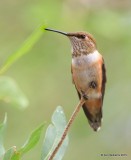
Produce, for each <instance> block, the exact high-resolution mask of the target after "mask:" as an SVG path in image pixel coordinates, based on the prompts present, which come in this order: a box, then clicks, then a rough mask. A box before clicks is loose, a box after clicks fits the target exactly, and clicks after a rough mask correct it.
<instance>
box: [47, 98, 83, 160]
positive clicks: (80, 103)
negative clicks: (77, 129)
mask: <svg viewBox="0 0 131 160" xmlns="http://www.w3.org/2000/svg"><path fill="white" fill-rule="evenodd" d="M84 103H85V99H84V98H83V97H82V98H81V99H80V101H79V103H78V105H77V106H76V108H75V110H74V112H73V114H72V115H71V117H70V119H69V121H68V123H67V125H66V127H65V130H64V132H63V134H62V136H61V139H60V141H59V143H58V144H57V146H56V147H55V149H54V151H53V152H52V154H51V155H50V157H49V159H48V160H53V158H54V157H55V155H56V153H57V152H58V150H59V148H60V147H61V145H62V143H63V141H64V139H65V138H66V135H67V133H68V130H69V128H70V126H71V124H72V123H73V121H74V119H75V118H76V116H77V114H78V112H79V110H80V108H81V106H82V105H83V104H84Z"/></svg>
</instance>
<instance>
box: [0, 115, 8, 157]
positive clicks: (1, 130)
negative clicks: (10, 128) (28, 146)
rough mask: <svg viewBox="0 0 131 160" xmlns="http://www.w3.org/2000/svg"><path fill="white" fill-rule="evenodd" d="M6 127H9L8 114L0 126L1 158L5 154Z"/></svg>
mask: <svg viewBox="0 0 131 160" xmlns="http://www.w3.org/2000/svg"><path fill="white" fill-rule="evenodd" d="M6 125H7V114H5V118H4V121H3V123H1V124H0V157H1V156H3V154H4V153H5V149H4V146H3V141H4V133H5V128H6Z"/></svg>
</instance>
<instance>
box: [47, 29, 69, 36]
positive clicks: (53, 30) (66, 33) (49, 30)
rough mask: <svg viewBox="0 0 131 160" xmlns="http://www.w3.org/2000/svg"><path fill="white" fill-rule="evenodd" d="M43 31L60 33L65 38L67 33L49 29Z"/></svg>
mask: <svg viewBox="0 0 131 160" xmlns="http://www.w3.org/2000/svg"><path fill="white" fill-rule="evenodd" d="M45 30H47V31H52V32H57V33H60V34H63V35H65V36H67V33H65V32H61V31H58V30H54V29H50V28H45Z"/></svg>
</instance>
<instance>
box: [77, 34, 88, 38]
mask: <svg viewBox="0 0 131 160" xmlns="http://www.w3.org/2000/svg"><path fill="white" fill-rule="evenodd" d="M77 37H78V38H79V39H85V38H86V35H84V34H82V35H79V36H77Z"/></svg>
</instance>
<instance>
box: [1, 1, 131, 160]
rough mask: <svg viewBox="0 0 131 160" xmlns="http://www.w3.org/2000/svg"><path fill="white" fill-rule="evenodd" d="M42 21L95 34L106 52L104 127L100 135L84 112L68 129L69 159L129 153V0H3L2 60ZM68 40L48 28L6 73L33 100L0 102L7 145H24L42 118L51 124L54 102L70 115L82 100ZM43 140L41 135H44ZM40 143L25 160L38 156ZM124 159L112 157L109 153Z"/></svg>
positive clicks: (92, 159) (130, 155)
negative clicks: (22, 105) (19, 104)
mask: <svg viewBox="0 0 131 160" xmlns="http://www.w3.org/2000/svg"><path fill="white" fill-rule="evenodd" d="M40 24H48V27H50V28H54V29H58V30H62V31H66V32H71V31H73V32H74V31H82V30H83V31H88V32H90V33H91V34H93V35H94V37H95V38H96V41H97V46H98V50H99V52H100V53H102V55H103V56H104V59H105V63H106V68H107V85H106V92H105V99H104V104H103V125H102V128H101V130H100V132H98V133H95V132H93V131H92V129H91V128H90V127H89V125H88V123H87V120H86V118H85V116H84V113H83V111H82V110H81V111H80V113H79V115H78V117H77V118H76V120H75V122H74V124H73V126H72V128H71V129H70V132H69V137H70V143H69V147H68V149H67V152H66V155H65V157H64V160H79V159H81V160H87V159H90V160H102V159H107V157H102V156H101V154H108V153H110V154H115V153H116V154H127V156H126V157H122V159H126V160H127V159H128V160H129V159H131V93H130V92H131V1H128V0H125V1H124V0H123V1H122V0H116V1H114V0H100V1H97V0H56V1H52V0H48V1H45V0H21V1H20V0H1V1H0V65H2V64H3V62H4V61H5V60H6V59H7V57H8V56H9V55H10V54H12V53H13V52H14V51H15V50H17V49H18V48H19V47H20V46H21V44H22V43H23V42H24V41H25V39H26V38H27V37H28V36H29V35H30V34H31V33H32V31H33V30H34V29H35V28H37V27H38V26H39V25H40ZM70 50H71V45H70V42H69V40H68V39H67V38H66V37H64V36H62V35H59V34H56V33H51V32H45V33H44V34H43V37H42V38H41V39H40V40H39V41H38V43H37V44H36V45H35V46H34V47H33V49H32V50H31V51H30V53H29V54H27V55H25V56H24V57H22V58H21V59H20V60H18V61H17V62H16V63H15V64H14V65H13V66H12V67H11V68H10V69H9V70H8V72H6V75H7V76H10V77H12V78H13V79H15V81H16V82H17V84H18V85H19V86H20V88H21V89H22V90H23V92H24V93H25V95H26V96H27V97H28V99H29V102H30V104H29V107H28V108H27V109H26V110H24V111H20V110H18V109H14V108H12V106H10V104H6V103H4V102H2V101H1V102H0V120H2V119H3V117H4V113H5V112H7V114H8V127H7V134H6V141H5V146H6V149H7V148H9V147H11V146H13V145H16V146H17V147H18V148H19V147H20V146H21V145H22V144H23V142H24V141H25V139H26V138H27V136H28V134H29V133H30V132H31V131H32V130H33V129H34V128H36V127H37V126H38V125H39V124H41V122H43V121H47V122H48V123H49V122H50V119H51V115H52V113H53V111H54V110H55V108H56V106H58V105H61V106H63V108H64V111H65V113H66V115H67V119H68V118H69V117H70V115H71V113H72V111H73V110H74V107H75V105H76V104H77V103H78V97H77V93H76V91H75V87H74V86H73V84H72V79H71V72H70V66H71V52H70ZM42 138H43V137H42ZM41 145H42V139H41V143H39V145H37V146H36V147H35V148H34V149H33V150H32V151H31V152H30V153H28V154H27V156H25V157H23V160H27V159H28V160H29V159H32V160H36V159H37V160H38V159H40V154H41ZM114 158H115V160H117V159H121V157H108V159H114Z"/></svg>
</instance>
